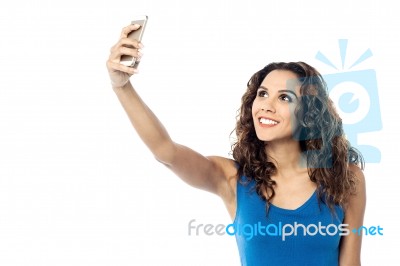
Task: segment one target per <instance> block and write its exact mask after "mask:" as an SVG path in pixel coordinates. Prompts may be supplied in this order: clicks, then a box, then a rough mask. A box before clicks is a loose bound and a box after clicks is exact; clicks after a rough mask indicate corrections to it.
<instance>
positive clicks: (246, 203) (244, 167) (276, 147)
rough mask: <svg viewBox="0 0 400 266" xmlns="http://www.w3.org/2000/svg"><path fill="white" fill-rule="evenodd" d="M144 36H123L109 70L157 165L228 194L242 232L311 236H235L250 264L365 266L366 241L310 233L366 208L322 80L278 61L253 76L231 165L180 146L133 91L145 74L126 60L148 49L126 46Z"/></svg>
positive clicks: (357, 161) (303, 67)
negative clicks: (136, 78) (278, 228)
mask: <svg viewBox="0 0 400 266" xmlns="http://www.w3.org/2000/svg"><path fill="white" fill-rule="evenodd" d="M137 29H138V26H137V25H130V26H127V27H125V28H124V29H123V30H122V33H121V37H120V39H119V41H118V42H117V43H116V44H115V45H114V46H113V48H112V49H111V54H110V56H109V59H108V61H107V68H108V71H109V74H110V78H111V83H112V84H113V89H114V92H115V93H116V95H117V97H118V99H119V100H120V102H121V104H122V106H123V107H124V109H125V111H126V113H127V115H128V117H129V119H130V121H131V123H132V125H133V127H134V128H135V130H136V132H137V133H138V135H139V136H140V137H141V139H142V140H143V142H144V143H145V144H146V145H147V147H148V148H149V149H150V151H151V152H152V153H153V154H154V156H155V158H156V160H158V161H159V162H160V163H162V164H164V165H165V166H167V167H168V168H169V169H171V170H172V171H173V172H174V173H176V175H177V176H179V177H180V178H181V179H182V180H183V181H185V182H186V183H188V184H189V185H191V186H193V187H196V188H199V189H203V190H206V191H209V192H212V193H215V194H216V195H218V196H220V198H221V199H222V200H223V201H224V203H225V206H226V208H227V210H228V212H229V214H230V216H231V218H232V220H233V222H234V225H235V227H236V228H242V227H243V225H257V226H258V228H270V227H269V226H268V225H270V224H275V225H281V224H285V225H286V224H289V225H294V226H295V227H296V229H297V227H299V226H300V225H302V226H304V228H307V232H308V233H307V234H305V233H304V234H298V235H294V236H291V237H288V238H284V239H281V238H277V237H274V236H273V235H272V236H270V235H266V234H258V235H256V236H254V237H251V238H248V237H243V234H236V235H235V236H236V240H237V244H238V248H239V253H240V257H241V263H242V265H252V266H257V265H291V266H296V265H318V266H320V265H328V266H331V265H339V263H340V264H345V265H359V264H360V251H361V236H360V235H346V236H344V235H341V234H339V233H337V232H335V234H329V235H328V236H327V235H326V234H325V233H324V234H322V233H321V234H318V233H317V232H314V231H312V229H313V228H315V226H316V225H318V226H319V228H341V224H343V223H344V224H347V226H349V227H350V228H359V227H360V226H362V223H363V217H364V208H365V184H364V176H363V173H362V171H361V169H362V168H363V161H362V157H361V155H360V154H359V153H358V152H357V151H356V150H354V149H353V148H352V147H351V145H350V143H349V142H348V141H347V140H346V139H345V137H344V134H343V128H342V123H341V119H340V118H339V116H338V115H337V113H336V111H335V108H334V106H333V104H332V101H331V100H330V99H329V97H328V94H327V90H326V85H325V83H324V81H323V79H322V77H321V75H320V74H319V73H318V72H317V71H316V70H315V69H314V68H312V67H311V66H309V65H307V64H306V63H303V62H297V63H272V64H269V65H267V66H266V67H264V68H263V69H261V70H260V71H258V72H257V73H255V74H254V75H253V76H252V77H251V79H250V81H249V82H248V84H247V90H246V92H245V93H244V95H243V97H242V106H241V108H240V113H239V115H238V119H237V124H236V135H237V141H236V142H235V143H234V145H233V146H232V152H233V153H232V154H233V159H229V158H225V157H220V156H203V155H201V154H199V153H197V152H196V151H193V150H192V149H190V148H188V147H186V146H184V145H181V144H178V143H176V142H174V141H173V140H172V138H171V137H170V136H169V134H168V132H167V131H166V129H165V128H164V126H163V125H162V124H161V122H160V121H159V120H158V118H157V117H156V116H155V115H154V113H153V112H152V111H151V110H150V109H149V108H148V106H147V105H146V104H145V103H144V102H143V100H142V99H141V98H140V96H139V95H138V93H137V92H136V90H135V89H134V88H133V86H132V84H131V83H130V78H131V76H132V75H133V74H135V73H137V70H136V69H135V68H131V67H128V66H124V65H123V64H121V62H120V61H121V56H124V55H129V56H133V57H135V58H137V59H140V57H141V55H142V54H141V51H140V48H141V47H142V45H141V43H140V42H138V41H137V40H131V39H129V38H127V36H128V34H129V33H130V32H132V31H135V30H137ZM360 166H361V169H360ZM193 169H195V171H194V170H193ZM245 227H246V228H247V227H248V226H245ZM243 228H244V227H243ZM284 228H289V227H288V226H284ZM310 230H311V231H310ZM288 235H289V234H288ZM305 254H306V255H305Z"/></svg>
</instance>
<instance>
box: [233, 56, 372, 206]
mask: <svg viewBox="0 0 400 266" xmlns="http://www.w3.org/2000/svg"><path fill="white" fill-rule="evenodd" d="M273 70H288V71H291V72H293V73H294V74H296V75H297V77H298V78H299V81H300V84H301V86H300V94H301V99H300V103H299V104H298V106H297V107H296V109H295V115H296V117H297V120H298V121H299V127H300V131H299V132H300V133H299V134H298V135H297V136H293V137H294V138H296V139H297V140H298V141H299V145H300V149H301V151H302V153H303V154H304V155H305V158H306V159H307V160H306V161H307V169H308V175H309V177H310V180H311V181H312V182H314V183H316V184H317V195H318V199H319V200H322V201H324V202H325V203H326V204H327V205H328V207H329V208H330V210H331V212H332V213H334V205H340V206H342V207H344V206H345V204H346V203H347V201H348V198H349V196H350V195H352V194H353V193H354V192H355V187H356V178H355V175H354V173H353V172H352V171H350V170H349V164H357V165H359V166H360V167H361V169H363V168H364V161H363V157H362V155H361V154H360V153H359V152H358V151H357V150H356V149H355V148H353V147H351V145H350V143H349V142H348V140H347V139H346V138H345V136H344V131H343V126H342V120H341V118H340V117H339V115H338V113H337V111H336V109H335V107H334V105H333V102H332V101H331V100H330V98H329V95H328V91H327V85H326V83H325V81H324V79H323V77H322V76H321V74H320V73H319V72H318V71H317V70H316V69H315V68H313V67H312V66H310V65H308V64H306V63H304V62H289V63H285V62H279V63H271V64H268V65H267V66H265V67H264V68H263V69H261V70H259V71H258V72H256V73H255V74H254V75H253V76H252V77H251V78H250V80H249V81H248V83H247V91H246V92H245V94H244V95H243V97H242V104H241V107H240V109H239V113H238V116H237V122H236V128H235V132H236V141H235V142H234V143H233V145H232V155H233V158H234V160H235V161H236V162H237V163H238V180H239V181H240V177H241V176H245V177H246V178H247V181H250V180H255V182H256V186H255V189H256V191H257V193H258V195H259V196H260V197H261V198H262V199H263V200H264V201H265V202H266V212H267V214H268V209H269V206H270V204H271V200H272V198H273V197H274V196H275V191H274V186H275V185H276V182H275V181H273V180H272V179H271V176H272V175H274V174H275V173H276V171H277V168H276V166H275V165H274V163H273V162H271V161H270V160H268V154H267V153H266V150H265V145H266V143H265V142H264V141H261V140H259V139H258V138H257V135H256V131H255V128H254V124H253V117H252V105H253V101H254V99H255V98H256V94H257V90H258V88H259V86H260V85H261V83H262V81H263V80H264V78H265V77H266V76H267V75H268V74H269V73H270V72H271V71H273ZM266 191H270V192H271V193H269V194H268V195H269V196H265V194H266V193H263V192H266ZM323 195H324V197H323Z"/></svg>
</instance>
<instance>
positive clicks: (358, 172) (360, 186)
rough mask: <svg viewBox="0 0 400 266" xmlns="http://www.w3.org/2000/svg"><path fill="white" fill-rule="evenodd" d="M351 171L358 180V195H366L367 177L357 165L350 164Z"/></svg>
mask: <svg viewBox="0 0 400 266" xmlns="http://www.w3.org/2000/svg"><path fill="white" fill-rule="evenodd" d="M349 170H350V171H351V172H352V173H353V174H354V177H355V179H356V194H358V193H365V176H364V172H363V170H361V168H360V167H359V166H358V165H355V164H350V165H349Z"/></svg>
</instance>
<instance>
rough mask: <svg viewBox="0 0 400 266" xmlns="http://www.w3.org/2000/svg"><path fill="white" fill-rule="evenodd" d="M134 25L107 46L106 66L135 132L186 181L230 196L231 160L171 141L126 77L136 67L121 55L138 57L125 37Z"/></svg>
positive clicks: (134, 45)
mask: <svg viewBox="0 0 400 266" xmlns="http://www.w3.org/2000/svg"><path fill="white" fill-rule="evenodd" d="M138 28H139V27H138V26H135V25H130V26H127V27H125V28H124V29H123V30H122V33H121V37H120V39H119V41H118V42H117V43H116V44H115V45H114V46H113V47H112V48H111V53H110V56H109V58H108V60H107V69H108V72H109V75H110V79H111V83H112V86H113V90H114V92H115V93H116V95H117V97H118V99H119V101H120V102H121V104H122V106H123V108H124V110H125V112H126V113H127V115H128V117H129V119H130V121H131V123H132V125H133V127H134V128H135V130H136V132H137V133H138V135H139V136H140V138H141V139H142V140H143V142H144V143H145V144H146V145H147V147H148V148H149V149H150V151H151V152H152V153H153V155H154V157H155V158H156V159H157V160H158V161H159V162H161V163H163V164H164V165H166V166H167V167H168V168H170V169H171V170H172V171H174V172H175V173H176V174H177V175H178V176H179V177H180V178H182V179H183V180H184V181H185V182H186V183H188V184H189V185H191V186H194V187H197V188H199V189H203V190H206V191H209V192H212V193H215V194H217V195H220V196H221V197H222V198H223V199H224V201H226V200H227V199H228V198H231V197H232V195H233V194H232V192H233V191H231V190H232V188H233V187H234V184H236V183H233V182H231V181H232V177H233V176H235V174H236V168H235V165H234V162H233V161H232V160H230V159H227V158H223V157H215V156H213V157H205V156H203V155H201V154H199V153H197V152H195V151H193V150H191V149H189V148H188V147H185V146H183V145H180V144H177V143H175V142H174V141H173V140H172V139H171V137H170V136H169V134H168V132H167V130H166V129H165V127H164V126H163V125H162V123H161V122H160V121H159V119H158V118H157V117H156V116H155V115H154V113H153V112H152V111H151V110H150V108H149V107H148V106H147V105H146V104H145V103H144V102H143V100H142V99H141V98H140V96H139V95H138V93H137V91H136V90H135V89H134V88H133V86H132V84H131V82H130V77H131V76H132V75H134V74H135V73H136V70H135V69H133V68H131V67H127V66H124V65H122V64H120V58H121V55H130V56H133V57H135V58H137V59H139V60H140V57H141V56H142V54H141V50H140V48H141V47H142V45H141V44H140V43H139V42H138V41H136V40H130V39H129V38H127V35H128V34H129V33H130V32H131V31H133V30H137V29H138ZM228 201H231V199H229V200H228Z"/></svg>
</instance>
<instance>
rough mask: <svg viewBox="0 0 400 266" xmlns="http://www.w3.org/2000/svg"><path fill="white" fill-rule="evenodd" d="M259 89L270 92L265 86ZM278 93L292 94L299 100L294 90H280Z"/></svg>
mask: <svg viewBox="0 0 400 266" xmlns="http://www.w3.org/2000/svg"><path fill="white" fill-rule="evenodd" d="M258 89H263V90H266V91H268V88H267V87H264V86H260V87H259V88H258ZM278 92H279V93H282V92H285V93H290V94H293V95H294V97H296V99H297V98H298V97H297V95H296V93H295V92H294V91H292V90H279V91H278Z"/></svg>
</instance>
